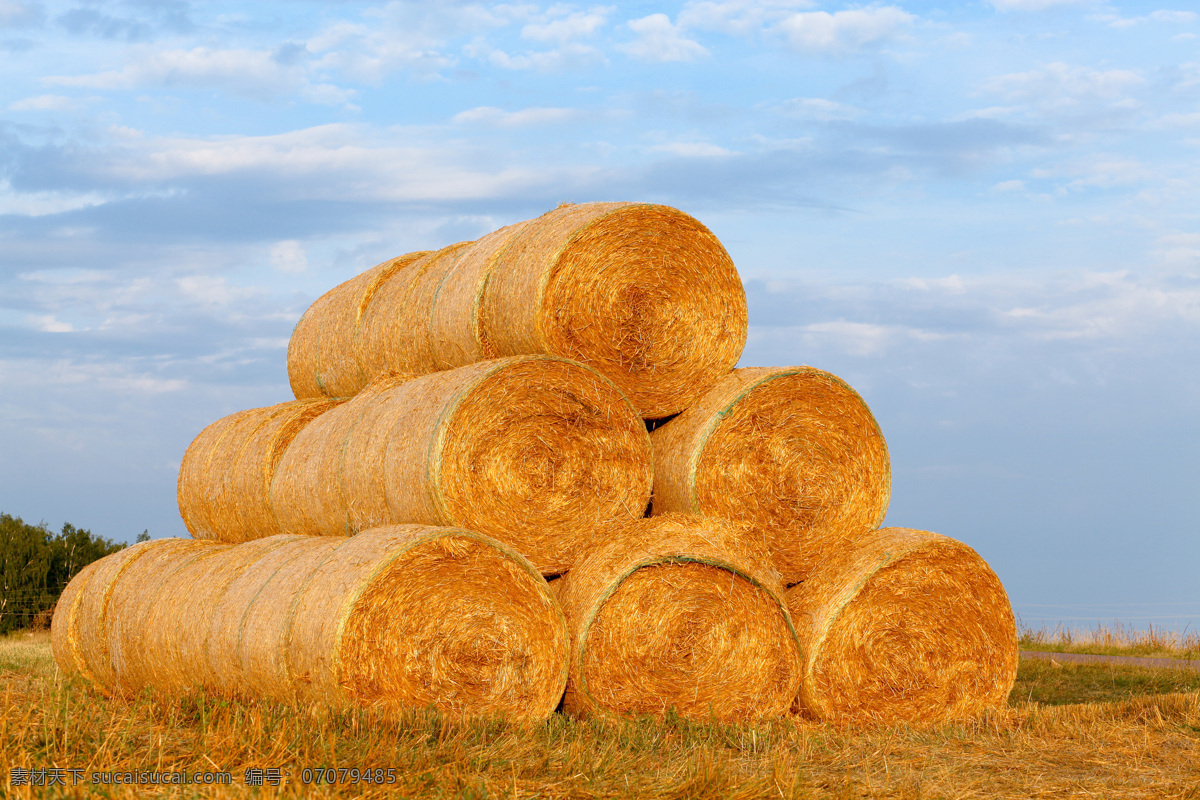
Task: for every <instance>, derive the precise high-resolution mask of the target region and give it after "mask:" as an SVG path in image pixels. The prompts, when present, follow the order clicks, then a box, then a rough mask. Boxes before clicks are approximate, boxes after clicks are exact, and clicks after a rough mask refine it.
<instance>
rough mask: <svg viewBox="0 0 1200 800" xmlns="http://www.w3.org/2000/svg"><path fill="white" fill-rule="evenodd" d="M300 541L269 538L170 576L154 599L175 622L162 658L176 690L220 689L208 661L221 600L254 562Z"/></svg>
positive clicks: (226, 550) (229, 548)
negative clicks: (170, 670) (169, 668)
mask: <svg viewBox="0 0 1200 800" xmlns="http://www.w3.org/2000/svg"><path fill="white" fill-rule="evenodd" d="M304 538H305V537H302V536H270V537H267V538H263V539H255V540H254V541H251V542H244V543H242V544H239V545H230V546H227V547H225V548H224V549H223V550H221V551H220V552H218V553H217V554H216V555H214V556H212V557H210V558H205V559H202V560H199V561H196V562H193V563H192V564H191V565H189V566H188V567H187V568H186V569H185V570H182V571H180V572H178V573H176V576H175V579H174V580H173V581H172V582H171V584H170V588H169V589H166V590H164V592H163V593H162V595H160V602H161V603H162V605H163V606H164V607H165V608H169V609H170V610H171V613H172V614H173V615H174V617H175V620H176V624H175V635H174V637H173V639H172V640H171V641H169V642H167V643H166V650H165V651H164V655H163V658H164V660H167V661H170V662H171V663H172V664H174V665H175V666H176V667H178V669H179V672H178V674H177V679H178V681H179V684H178V685H179V688H189V687H199V686H204V687H211V688H220V686H221V681H220V679H219V676H218V674H217V672H216V670H215V669H214V668H213V666H212V662H211V660H210V657H209V653H210V650H209V646H210V644H211V635H212V630H213V627H214V626H213V615H214V613H215V611H216V608H217V605H218V603H219V602H220V601H221V600H222V598H224V597H225V596H226V595H227V593H228V591H229V587H230V585H231V584H233V583H234V581H237V580H238V579H240V578H241V577H242V576H243V575H244V574H245V573H246V571H247V570H249V569H250V568H251V567H252V566H253V565H254V564H255V563H256V562H257V561H258V560H259V559H260V558H262V557H263V556H265V555H267V554H268V553H270V552H271V551H273V550H275V549H277V548H279V547H281V546H283V545H285V544H287V543H289V542H295V541H300V540H303V539H304ZM216 627H217V628H218V629H219V628H220V627H221V626H219V625H218V626H216Z"/></svg>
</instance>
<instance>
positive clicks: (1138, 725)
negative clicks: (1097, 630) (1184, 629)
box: [0, 633, 1200, 800]
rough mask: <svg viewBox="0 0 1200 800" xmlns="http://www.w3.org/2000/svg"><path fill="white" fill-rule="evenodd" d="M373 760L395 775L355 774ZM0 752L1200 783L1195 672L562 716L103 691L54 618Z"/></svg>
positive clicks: (1008, 791)
mask: <svg viewBox="0 0 1200 800" xmlns="http://www.w3.org/2000/svg"><path fill="white" fill-rule="evenodd" d="M317 767H321V768H328V767H334V768H344V769H346V770H347V772H345V773H343V774H342V775H341V776H340V777H341V778H342V779H343V780H344V781H345V782H343V783H340V784H337V785H329V784H305V783H304V782H303V778H304V770H305V768H309V769H310V770H311V769H312V768H317ZM13 768H18V769H34V770H36V769H50V770H53V769H59V770H63V771H64V772H62V773H60V775H61V777H62V778H63V780H64V782H65V783H66V786H65V787H41V786H39V787H33V786H11V785H10V776H11V773H12V770H13ZM248 768H250V769H264V770H271V769H279V770H280V773H281V775H282V777H283V780H282V782H281V785H280V786H278V787H274V786H271V785H269V783H268V784H267V785H264V786H263V787H261V788H258V787H252V786H248V785H246V781H245V778H246V770H247V769H248ZM376 768H378V769H381V770H382V769H388V768H390V769H392V770H394V772H393V773H392V775H391V776H390V777H391V779H392V780H394V781H395V783H392V784H374V783H366V782H359V783H357V784H355V783H351V782H350V780H351V779H353V777H354V773H352V772H349V770H351V769H358V770H366V769H371V770H374V769H376ZM68 769H76V770H79V772H77V773H75V774H77V775H79V776H80V778H81V780H80V782H79V783H78V785H75V786H74V787H72V785H71V784H72V782H73V776H72V774H71V773H68V772H65V770H68ZM0 770H3V773H2V774H0V787H3V789H0V794H3V793H4V792H8V793H9V794H11V795H12V796H14V797H75V796H78V797H94V796H107V797H140V796H146V795H150V794H157V795H159V796H170V797H245V796H251V795H256V796H263V797H276V796H318V797H360V796H366V797H385V796H405V797H457V798H484V797H489V798H512V797H520V798H534V797H537V798H575V797H579V798H613V797H639V798H758V797H764V798H765V797H780V798H816V797H832V798H885V797H886V798H914V799H915V798H943V797H944V798H972V797H978V798H1042V797H1047V798H1048V797H1055V798H1059V797H1062V798H1068V797H1071V798H1073V797H1079V798H1083V797H1088V798H1094V797H1103V798H1191V799H1192V800H1200V673H1193V672H1188V671H1183V670H1147V669H1137V668H1128V667H1113V666H1107V665H1086V666H1055V665H1054V664H1051V663H1050V662H1046V661H1041V662H1039V661H1026V662H1023V663H1022V664H1021V669H1020V674H1019V677H1018V682H1017V688H1016V689H1015V690H1014V691H1013V695H1012V699H1011V702H1010V705H1009V707H1008V708H1006V709H1003V710H998V711H996V712H993V713H992V714H990V715H988V716H987V717H985V718H983V719H980V720H976V721H973V722H970V723H958V724H952V725H944V726H941V727H938V728H934V729H928V730H921V729H914V728H906V727H901V728H880V729H874V730H861V729H837V728H833V727H830V726H826V725H821V724H818V723H810V722H799V723H797V722H793V721H776V722H772V723H764V724H760V725H721V724H715V723H714V724H696V723H689V722H685V721H682V720H668V721H666V722H662V723H660V722H654V721H651V720H638V721H618V722H609V721H603V720H589V721H581V720H575V719H571V718H567V717H563V716H558V715H556V716H555V717H554V718H552V719H551V720H550V721H548V722H546V723H544V724H541V725H536V726H532V727H529V728H521V727H517V726H512V725H507V724H504V723H501V722H487V721H478V720H476V721H454V720H450V719H446V718H443V717H442V716H440V715H438V714H436V713H432V712H425V711H420V712H413V713H412V714H409V715H406V716H405V717H403V718H401V719H394V718H393V719H384V718H381V717H379V716H376V715H374V714H373V713H372V712H368V711H359V712H351V713H330V712H314V711H310V710H307V709H298V708H294V707H291V706H288V705H283V704H275V703H267V702H262V701H253V700H236V699H229V698H217V697H213V696H208V695H203V694H198V693H196V694H189V695H184V696H181V697H154V696H151V695H149V694H147V695H146V696H143V697H140V698H137V699H135V700H132V701H128V702H126V701H109V700H106V699H105V698H104V697H103V696H102V695H100V694H98V693H97V692H95V691H94V690H92V689H91V688H90V687H87V686H84V685H82V684H81V683H80V682H78V681H75V680H66V679H63V678H62V676H60V675H58V674H57V673H56V671H55V668H54V663H53V660H52V658H51V656H50V647H49V641H48V637H47V636H46V635H45V634H32V635H31V634H28V633H25V634H17V635H15V636H11V637H8V638H7V639H3V640H0ZM128 770H154V771H157V772H176V771H186V772H187V773H189V774H193V773H196V772H199V771H210V772H211V771H223V772H228V773H230V774H231V776H232V785H229V786H224V787H212V786H210V787H203V786H188V787H173V788H161V787H159V788H155V789H151V788H150V787H146V786H141V787H132V786H93V785H90V784H89V783H88V781H89V780H90V776H91V773H93V772H104V771H117V772H123V771H128ZM266 774H267V776H268V778H269V777H270V773H269V772H268V773H266ZM374 775H375V773H372V776H374ZM379 775H380V777H382V778H383V779H384V780H387V779H388V776H387V773H386V772H380V773H379ZM309 777H310V778H312V777H315V776H313V775H312V773H311V772H310V773H309ZM359 777H360V778H361V777H362V775H361V772H360V774H359Z"/></svg>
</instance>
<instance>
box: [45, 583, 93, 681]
mask: <svg viewBox="0 0 1200 800" xmlns="http://www.w3.org/2000/svg"><path fill="white" fill-rule="evenodd" d="M99 568H100V561H99V560H97V561H93V562H92V563H90V564H88V565H87V566H85V567H84V568H83V569H81V570H79V572H77V573H75V577H73V578H71V580H70V581H69V582H68V583H67V586H66V588H64V589H63V592H62V594H61V595H60V596H59V598H58V602H57V603H55V605H54V617H53V618H52V619H51V620H50V652H51V653H52V654H53V656H54V663H55V664H57V665H58V668H59V669H60V670H61V671H62V672H63V673H64V674H67V675H83V674H85V671H86V670H87V665H86V663H85V662H84V660H83V653H82V652H81V651H80V645H79V606H80V601H81V600H82V599H83V587H84V586H86V585H87V583H88V581H90V580H91V578H92V574H93V573H94V572H96V570H98V569H99Z"/></svg>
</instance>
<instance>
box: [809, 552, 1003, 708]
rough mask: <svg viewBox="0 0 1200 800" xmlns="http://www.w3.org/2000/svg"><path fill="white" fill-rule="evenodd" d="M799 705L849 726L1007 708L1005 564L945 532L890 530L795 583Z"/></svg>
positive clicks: (832, 560) (842, 554)
mask: <svg viewBox="0 0 1200 800" xmlns="http://www.w3.org/2000/svg"><path fill="white" fill-rule="evenodd" d="M787 600H788V605H789V607H790V608H791V612H792V618H793V620H795V623H796V629H797V632H798V633H799V634H800V641H801V645H802V646H803V647H804V654H805V666H804V680H803V683H802V688H801V690H800V694H799V706H800V709H801V710H802V711H804V712H807V713H808V714H810V715H812V716H815V717H817V718H819V719H822V720H825V721H828V722H834V723H846V724H870V723H876V724H885V725H886V724H896V723H909V724H936V723H939V722H943V721H946V720H951V719H960V718H966V717H970V716H974V715H977V714H979V713H980V712H982V711H983V710H984V709H987V708H992V707H999V706H1003V705H1004V703H1005V702H1006V700H1007V699H1008V694H1009V692H1010V691H1011V690H1012V687H1013V683H1014V682H1015V681H1016V675H1017V630H1016V623H1015V621H1014V618H1013V612H1012V606H1011V605H1010V604H1009V601H1008V596H1007V595H1006V594H1005V592H1004V587H1003V586H1002V585H1001V584H1000V580H999V579H998V578H997V577H996V574H995V573H994V572H992V570H991V568H989V567H988V565H987V562H985V561H984V560H983V559H982V558H980V557H979V555H978V554H977V553H976V552H975V551H974V550H972V549H971V548H970V547H967V546H966V545H965V544H962V543H961V542H958V541H955V540H954V539H950V538H947V537H945V536H939V535H937V534H933V533H928V532H925V531H914V530H909V529H907V528H883V529H881V530H878V531H872V532H870V533H869V534H866V535H865V536H863V537H862V538H860V539H859V540H857V541H856V542H855V543H854V544H853V545H852V546H851V547H849V548H848V549H847V550H845V551H844V552H843V553H841V554H840V555H839V556H838V557H837V558H834V559H830V560H829V561H827V562H825V563H823V564H822V565H821V566H820V567H819V568H818V569H817V570H815V571H814V572H813V573H812V575H811V577H810V578H809V579H808V580H806V581H805V582H804V583H802V584H800V585H798V586H795V587H793V588H792V589H790V590H788V595H787Z"/></svg>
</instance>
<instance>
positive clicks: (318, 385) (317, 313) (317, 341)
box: [287, 252, 428, 399]
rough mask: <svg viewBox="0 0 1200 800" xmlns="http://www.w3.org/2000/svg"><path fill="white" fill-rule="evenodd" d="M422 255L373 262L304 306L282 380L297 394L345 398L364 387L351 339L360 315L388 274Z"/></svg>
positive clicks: (354, 342)
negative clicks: (368, 267)
mask: <svg viewBox="0 0 1200 800" xmlns="http://www.w3.org/2000/svg"><path fill="white" fill-rule="evenodd" d="M425 255H428V253H426V252H419V253H408V254H407V255H403V256H400V257H398V258H393V259H389V260H387V261H385V262H383V263H382V264H377V265H376V266H374V267H372V268H371V269H369V270H367V271H366V272H363V273H362V274H360V275H356V276H355V277H353V278H351V279H350V280H348V281H346V282H345V283H341V284H338V285H337V286H335V287H333V288H332V289H330V290H329V291H328V292H326V293H325V294H323V295H321V296H320V297H319V298H317V301H316V302H315V303H313V304H312V305H311V306H309V308H308V310H307V311H305V312H304V316H302V317H300V321H299V322H298V323H296V328H295V330H294V331H293V332H292V338H291V339H290V340H289V341H288V353H287V369H288V380H289V382H290V383H291V385H292V393H293V394H294V395H295V396H296V397H297V398H301V399H302V398H306V397H350V396H351V395H353V394H355V393H356V392H358V391H359V390H360V389H362V388H363V387H364V386H366V385H367V381H368V376H367V374H366V373H365V372H364V371H363V369H362V366H361V364H360V363H359V346H358V340H357V335H358V328H359V323H360V321H361V320H362V316H363V313H364V312H365V311H366V308H367V306H368V305H369V304H370V302H371V299H372V298H373V297H374V296H375V293H376V292H377V291H379V288H380V287H381V286H382V285H383V284H384V283H385V282H386V281H387V280H388V278H390V277H391V276H392V275H394V274H396V273H397V272H399V271H401V270H403V269H404V268H405V267H407V266H408V265H409V264H411V263H412V262H413V261H416V260H418V259H420V258H421V257H422V256H425Z"/></svg>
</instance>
